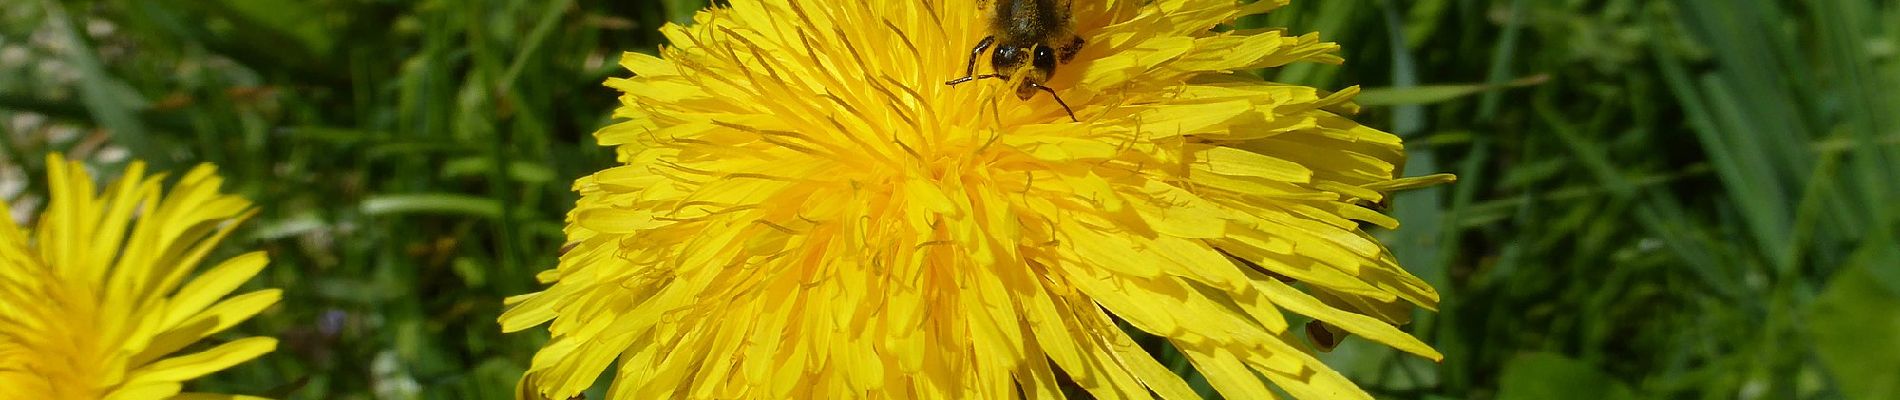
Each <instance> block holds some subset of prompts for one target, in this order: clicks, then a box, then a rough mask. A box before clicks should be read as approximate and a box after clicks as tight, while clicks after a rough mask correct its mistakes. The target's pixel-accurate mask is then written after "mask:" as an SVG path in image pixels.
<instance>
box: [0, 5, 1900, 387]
mask: <svg viewBox="0 0 1900 400" xmlns="http://www.w3.org/2000/svg"><path fill="white" fill-rule="evenodd" d="M608 3H609V2H582V1H571V0H570V1H545V2H544V1H523V0H468V1H440V0H437V1H417V2H387V1H369V0H315V1H296V0H214V1H203V2H179V3H175V4H174V3H171V2H147V1H133V0H96V1H84V2H80V1H69V2H54V1H50V0H12V1H11V2H9V3H7V6H6V7H0V134H3V135H5V137H4V140H0V144H4V147H3V148H0V181H4V182H5V183H6V184H0V190H8V191H7V192H0V195H5V196H7V197H8V201H36V200H33V199H35V198H36V197H35V196H36V195H34V194H33V193H43V191H44V188H42V187H38V186H36V185H38V181H37V177H38V176H41V175H42V173H43V169H44V166H43V165H41V164H42V162H43V161H42V158H41V155H42V154H43V153H45V152H49V151H65V152H69V153H70V154H72V155H73V156H74V157H75V158H85V159H90V160H92V162H94V163H95V164H97V165H101V166H111V165H113V164H117V163H122V162H123V161H124V160H127V159H129V158H132V157H136V158H139V159H145V160H148V161H150V162H152V163H154V164H156V166H158V167H160V168H168V169H178V168H182V167H184V166H187V165H190V164H194V163H199V162H212V163H216V164H218V165H219V166H220V167H221V168H222V169H223V171H224V173H225V174H226V175H227V176H228V178H229V180H230V183H229V184H228V186H229V189H230V190H234V191H236V192H238V193H240V194H243V195H245V196H247V197H249V198H252V199H254V200H256V201H257V202H258V203H259V204H260V205H261V209H262V214H260V215H259V216H258V217H257V218H256V219H255V220H254V221H252V222H250V224H249V227H248V228H246V229H245V230H244V231H243V234H244V235H245V237H242V238H238V239H236V240H233V241H232V242H235V243H234V244H232V245H230V246H227V247H230V251H231V252H236V251H237V250H239V249H243V248H259V247H261V248H263V249H265V250H267V251H269V252H270V253H271V257H272V264H271V267H270V268H269V269H267V270H266V272H265V273H264V276H263V277H261V278H259V279H256V280H254V281H253V282H252V283H251V285H252V286H255V287H280V288H284V289H285V299H284V301H283V305H282V306H279V307H276V308H275V309H274V310H272V311H269V312H266V313H265V314H263V315H262V316H260V317H258V318H257V319H255V320H253V321H252V322H249V323H246V324H244V325H241V326H240V328H239V330H242V331H243V332H240V333H237V334H236V335H271V336H277V337H279V338H281V339H283V345H282V347H281V348H280V350H279V351H278V352H276V353H273V354H271V355H269V356H266V357H264V358H263V359H261V360H259V361H256V362H252V363H247V364H244V365H242V366H240V367H238V368H235V369H233V370H231V371H228V372H224V373H220V374H217V375H214V376H212V377H210V378H208V379H204V380H201V381H199V382H197V383H194V385H196V386H195V387H196V388H198V389H206V390H223V391H230V392H238V393H266V394H272V395H275V396H280V397H289V398H309V399H318V398H322V399H329V398H345V399H348V398H408V397H411V396H420V397H424V398H505V397H506V396H507V395H508V394H509V393H511V390H512V387H513V385H514V381H515V379H516V378H517V377H518V376H519V373H520V371H521V370H522V369H523V368H524V367H525V366H526V364H527V362H528V359H529V357H530V356H531V355H532V354H533V351H534V349H535V348H536V347H537V346H538V345H539V343H540V342H541V341H542V340H545V337H544V335H543V334H540V333H521V334H511V335H503V334H501V333H500V332H499V329H498V326H497V325H496V324H495V323H494V319H495V316H496V315H497V314H498V313H499V312H500V303H501V299H502V298H503V297H505V296H509V295H514V294H521V293H526V292H529V291H532V290H534V289H535V287H536V285H535V284H534V283H533V280H532V275H533V274H534V273H535V272H537V271H540V270H542V269H544V268H547V267H548V266H550V265H552V263H553V260H554V254H555V252H556V251H557V250H558V249H559V248H560V244H561V241H562V234H561V227H562V223H561V222H562V221H563V218H564V214H565V212H566V209H567V208H568V206H570V205H571V204H572V202H573V200H574V195H573V194H572V193H571V192H570V191H569V187H568V185H569V183H570V182H572V180H573V179H574V178H576V177H579V176H582V175H584V174H586V173H589V172H591V171H595V170H598V169H600V168H601V167H603V166H606V165H609V164H610V163H611V161H612V160H611V155H610V154H609V152H608V151H606V150H605V149H602V148H599V147H597V146H595V145H594V144H593V141H592V138H591V136H590V135H591V133H592V132H593V130H594V129H596V128H598V127H600V126H602V125H604V124H605V123H607V122H608V121H609V119H608V111H609V110H610V109H611V108H612V107H613V106H614V105H615V104H616V98H615V97H616V96H615V94H614V93H613V92H612V91H611V90H609V89H607V88H604V87H602V86H601V85H600V82H601V81H602V80H604V79H605V78H607V77H609V76H617V75H622V74H624V72H622V71H620V70H619V68H618V67H617V66H616V65H615V62H616V61H617V59H618V54H619V53H620V52H621V51H646V52H650V51H652V49H653V48H654V47H655V46H656V45H657V44H658V42H659V40H660V39H661V38H660V37H659V35H658V34H657V33H656V32H655V31H654V29H655V28H657V27H658V26H659V25H660V24H663V23H665V22H667V21H687V20H688V19H689V17H690V13H691V11H692V10H695V9H697V8H698V7H699V6H700V5H701V4H703V2H697V1H692V0H666V1H650V2H633V3H613V4H608ZM1895 3H1896V2H1894V1H1892V0H1805V1H1795V0H1782V1H1777V0H1749V1H1743V0H1670V1H1642V0H1562V1H1534V0H1413V1H1399V0H1305V1H1296V2H1295V4H1294V5H1292V6H1289V7H1288V8H1286V9H1283V10H1281V11H1278V12H1275V13H1273V14H1269V15H1266V16H1260V17H1254V18H1250V19H1248V20H1245V21H1241V22H1240V24H1241V25H1243V26H1247V27H1261V26H1284V27H1291V29H1292V30H1294V31H1299V32H1305V31H1314V30H1317V31H1320V32H1322V33H1323V34H1324V35H1325V37H1327V38H1329V39H1330V40H1335V41H1339V42H1341V43H1342V44H1343V45H1344V46H1345V49H1346V50H1345V54H1344V56H1346V58H1347V59H1348V63H1347V64H1346V65H1344V66H1323V65H1299V66H1294V67H1290V68H1285V69H1281V70H1272V71H1260V73H1261V74H1263V76H1266V77H1269V78H1272V79H1275V80H1279V81H1284V82H1291V83H1299V84H1306V85H1313V86H1318V87H1322V88H1340V87H1344V86H1348V85H1363V86H1365V87H1367V88H1368V90H1367V94H1366V97H1365V99H1366V100H1367V102H1368V104H1370V105H1371V106H1370V107H1368V109H1367V112H1365V113H1364V114H1363V115H1361V118H1360V119H1361V120H1362V121H1366V122H1368V123H1370V124H1372V125H1374V126H1378V127H1381V128H1384V129H1388V130H1391V131H1393V132H1395V133H1399V134H1401V135H1402V136H1404V137H1405V138H1406V139H1407V140H1408V145H1409V146H1408V149H1409V151H1410V152H1411V156H1412V158H1411V161H1410V162H1409V163H1408V165H1407V166H1406V167H1407V169H1406V170H1407V171H1408V173H1412V174H1424V173H1431V172H1453V173H1457V174H1458V175H1459V176H1460V181H1459V183H1457V184H1455V185H1451V186H1446V187H1439V188H1434V189H1429V190H1424V191H1417V192H1411V193H1408V194H1406V195H1404V196H1401V198H1400V199H1399V200H1398V202H1397V206H1396V207H1395V208H1394V213H1396V214H1397V215H1398V216H1399V217H1400V220H1401V221H1404V223H1405V226H1404V227H1403V228H1402V229H1400V230H1398V231H1394V232H1385V233H1382V234H1383V235H1384V236H1385V238H1386V240H1387V243H1388V244H1390V245H1391V247H1392V248H1393V250H1394V251H1395V252H1397V254H1398V255H1399V256H1400V257H1401V258H1402V259H1403V260H1404V264H1405V265H1406V266H1407V267H1408V268H1411V269H1412V270H1413V271H1414V272H1415V273H1417V274H1419V275H1420V276H1422V277H1424V278H1426V279H1427V280H1428V281H1430V282H1432V283H1433V284H1434V285H1435V286H1437V287H1439V288H1440V290H1441V292H1442V293H1443V295H1444V296H1443V297H1444V303H1443V304H1442V306H1441V310H1440V312H1439V313H1437V314H1420V316H1419V320H1418V322H1416V323H1415V324H1413V325H1410V326H1408V328H1410V329H1412V330H1413V331H1414V332H1415V333H1417V334H1418V335H1420V336H1421V337H1423V338H1425V339H1426V340H1427V341H1428V342H1430V343H1433V344H1434V345H1435V346H1437V347H1438V348H1439V349H1440V350H1441V351H1443V352H1444V353H1445V355H1446V359H1445V361H1444V362H1443V363H1436V364H1435V363H1432V362H1429V361H1423V360H1418V359H1416V358H1407V357H1399V356H1398V355H1397V354H1395V353H1394V352H1392V351H1390V350H1387V349H1382V348H1379V347H1377V346H1372V345H1369V344H1367V343H1364V342H1362V341H1357V340H1351V341H1348V342H1346V344H1345V345H1343V346H1341V348H1340V349H1339V350H1336V351H1335V352H1333V353H1331V354H1329V355H1328V356H1327V358H1328V361H1329V362H1331V363H1333V364H1334V365H1336V366H1337V367H1338V368H1339V369H1341V370H1342V371H1345V372H1346V373H1347V374H1348V375H1349V376H1352V377H1353V378H1354V379H1355V380H1357V381H1359V382H1361V383H1362V385H1363V386H1365V387H1367V388H1368V389H1369V390H1372V391H1373V392H1374V393H1375V394H1377V395H1379V396H1380V397H1389V398H1417V399H1424V398H1516V399H1533V398H1534V399H1548V398H1561V397H1562V396H1571V397H1576V398H1604V397H1617V396H1635V397H1644V398H1697V397H1701V398H1737V397H1765V398H1865V399H1877V398H1896V397H1900V388H1896V387H1895V386H1894V385H1892V384H1891V382H1900V372H1896V371H1900V343H1897V342H1896V341H1894V340H1893V339H1892V338H1893V337H1900V322H1896V321H1900V311H1896V310H1900V238H1897V237H1896V234H1897V233H1900V205H1896V204H1900V203H1896V202H1893V201H1891V200H1890V199H1896V198H1900V180H1896V179H1895V177H1900V129H1897V128H1896V126H1900V112H1895V111H1894V110H1900V91H1896V90H1894V88H1900V62H1896V57H1900V31H1896V30H1895V29H1894V28H1891V27H1893V26H1900V5H1896V4H1895ZM29 177H32V178H30V179H29ZM16 183H17V184H16ZM10 185H11V186H10ZM1154 348H1155V349H1156V351H1157V352H1159V353H1161V354H1162V357H1163V358H1164V360H1163V362H1164V364H1167V365H1175V364H1177V363H1173V362H1171V361H1178V355H1175V354H1172V349H1168V348H1166V347H1165V346H1156V347H1154ZM1200 387H1203V388H1204V387H1205V386H1200ZM591 398H598V396H597V395H596V396H594V397H591Z"/></svg>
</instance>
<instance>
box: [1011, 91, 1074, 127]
mask: <svg viewBox="0 0 1900 400" xmlns="http://www.w3.org/2000/svg"><path fill="white" fill-rule="evenodd" d="M1024 83H1026V84H1028V85H1029V86H1030V87H1033V88H1036V89H1040V90H1042V91H1044V92H1049V98H1052V99H1056V104H1057V105H1060V106H1062V111H1065V112H1068V113H1069V121H1071V122H1082V120H1078V119H1075V110H1073V109H1070V108H1069V103H1068V102H1064V101H1062V96H1059V95H1056V90H1055V89H1050V88H1049V87H1048V86H1043V85H1042V84H1039V83H1035V82H1024Z"/></svg>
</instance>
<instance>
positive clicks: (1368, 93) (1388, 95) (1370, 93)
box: [1353, 75, 1550, 106]
mask: <svg viewBox="0 0 1900 400" xmlns="http://www.w3.org/2000/svg"><path fill="white" fill-rule="evenodd" d="M1548 80H1550V77H1549V76H1546V75H1536V76H1530V77H1525V78H1519V79H1517V80H1514V81H1510V82H1508V83H1505V84H1501V85H1489V84H1467V85H1424V86H1412V87H1383V88H1370V89H1365V90H1363V91H1360V92H1359V96H1357V97H1354V98H1353V102H1355V103H1359V104H1360V105H1364V106H1408V105H1424V104H1435V103H1443V102H1446V101H1450V100H1456V99H1458V98H1460V97H1465V96H1470V95H1474V94H1479V93H1484V92H1490V91H1496V90H1503V89H1509V88H1514V87H1525V86H1535V85H1538V84H1542V83H1544V82H1545V81H1548Z"/></svg>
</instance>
